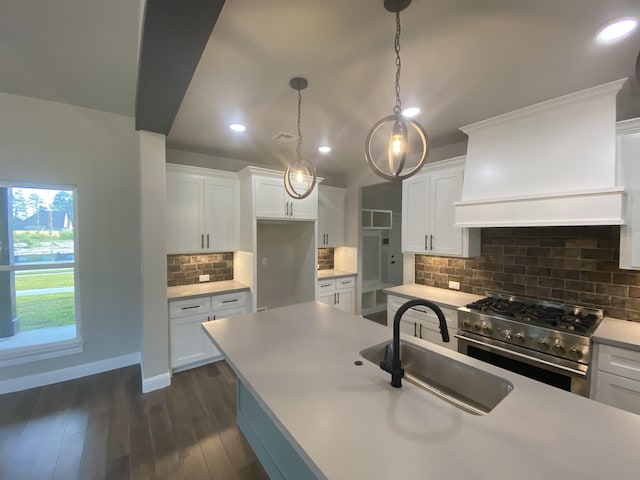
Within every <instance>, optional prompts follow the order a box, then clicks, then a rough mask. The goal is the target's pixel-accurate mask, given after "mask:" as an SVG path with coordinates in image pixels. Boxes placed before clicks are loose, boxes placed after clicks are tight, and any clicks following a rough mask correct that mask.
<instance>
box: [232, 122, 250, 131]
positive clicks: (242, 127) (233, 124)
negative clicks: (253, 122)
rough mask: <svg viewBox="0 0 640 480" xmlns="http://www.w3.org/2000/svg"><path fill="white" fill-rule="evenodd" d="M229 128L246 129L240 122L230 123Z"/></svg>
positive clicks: (235, 129) (234, 129)
mask: <svg viewBox="0 0 640 480" xmlns="http://www.w3.org/2000/svg"><path fill="white" fill-rule="evenodd" d="M229 128H230V129H231V130H233V131H234V132H244V131H245V130H246V129H247V127H245V126H244V125H242V124H241V123H232V124H231V125H229Z"/></svg>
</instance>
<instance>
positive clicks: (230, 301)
mask: <svg viewBox="0 0 640 480" xmlns="http://www.w3.org/2000/svg"><path fill="white" fill-rule="evenodd" d="M246 302H247V294H246V292H235V293H225V294H223V295H214V296H213V297H211V309H212V310H222V309H226V308H236V307H243V306H244V305H245V303H246Z"/></svg>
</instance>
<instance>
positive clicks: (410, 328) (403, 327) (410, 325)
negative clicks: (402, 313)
mask: <svg viewBox="0 0 640 480" xmlns="http://www.w3.org/2000/svg"><path fill="white" fill-rule="evenodd" d="M391 326H392V327H393V322H391ZM400 331H401V332H402V333H406V334H407V335H411V336H414V337H417V336H418V323H417V322H416V321H415V320H413V319H409V318H404V317H403V318H402V319H401V320H400Z"/></svg>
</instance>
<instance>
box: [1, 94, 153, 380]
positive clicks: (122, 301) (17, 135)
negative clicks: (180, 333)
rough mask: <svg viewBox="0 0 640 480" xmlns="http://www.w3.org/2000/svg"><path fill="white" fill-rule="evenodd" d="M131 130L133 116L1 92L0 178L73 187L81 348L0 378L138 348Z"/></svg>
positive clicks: (134, 147)
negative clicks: (76, 204)
mask: <svg viewBox="0 0 640 480" xmlns="http://www.w3.org/2000/svg"><path fill="white" fill-rule="evenodd" d="M137 139H138V134H137V133H136V131H135V130H134V121H133V118H130V117H124V116H120V115H115V114H111V113H104V112H99V111H97V110H90V109H86V108H80V107H74V106H72V105H65V104H60V103H54V102H48V101H43V100H36V99H33V98H27V97H20V96H15V95H7V94H0V179H2V180H8V181H15V182H26V183H29V182H35V183H42V184H49V185H75V186H77V192H78V193H77V202H78V219H77V222H76V226H77V230H76V232H77V235H78V238H79V249H78V252H77V259H78V263H79V273H78V275H79V285H80V288H81V297H80V308H79V312H77V315H78V317H79V318H80V319H81V326H82V336H83V339H84V341H85V347H84V351H83V352H82V353H79V354H75V355H70V356H65V357H59V358H54V359H49V360H46V361H38V362H32V363H28V364H24V365H16V366H11V367H5V368H2V369H0V381H2V380H7V379H14V378H18V377H21V376H26V375H36V374H41V373H43V372H48V371H52V370H58V369H63V368H69V367H75V366H78V365H83V364H88V363H92V362H99V361H102V360H106V359H110V358H114V357H118V356H124V355H130V354H133V353H137V352H140V346H141V344H140V341H141V329H142V323H141V301H140V298H141V275H140V245H141V243H140V228H139V226H140V215H139V204H140V200H139V190H138V189H139V183H140V182H139V172H138V142H137Z"/></svg>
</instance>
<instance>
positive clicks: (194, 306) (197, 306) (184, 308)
mask: <svg viewBox="0 0 640 480" xmlns="http://www.w3.org/2000/svg"><path fill="white" fill-rule="evenodd" d="M192 308H200V305H193V306H191V307H181V308H180V310H191V309H192Z"/></svg>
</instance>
